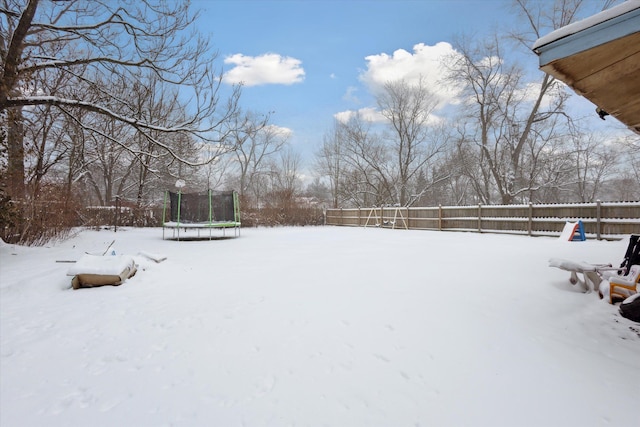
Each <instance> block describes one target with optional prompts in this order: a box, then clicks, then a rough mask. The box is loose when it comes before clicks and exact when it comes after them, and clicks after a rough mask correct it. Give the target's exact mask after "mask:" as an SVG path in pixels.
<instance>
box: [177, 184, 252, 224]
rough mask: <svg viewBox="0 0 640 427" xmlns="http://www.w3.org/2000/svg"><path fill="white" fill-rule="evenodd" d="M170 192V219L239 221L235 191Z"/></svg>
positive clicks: (185, 222) (179, 220)
mask: <svg viewBox="0 0 640 427" xmlns="http://www.w3.org/2000/svg"><path fill="white" fill-rule="evenodd" d="M168 193H169V200H170V206H171V208H170V214H169V216H170V217H169V218H166V220H168V221H172V222H179V223H182V224H198V223H207V222H214V221H215V222H219V221H230V222H233V221H239V218H238V215H239V214H238V210H237V209H236V206H235V202H236V200H237V195H236V193H235V192H234V191H227V192H207V193H173V192H171V191H169V192H168Z"/></svg>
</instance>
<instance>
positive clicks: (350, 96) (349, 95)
mask: <svg viewBox="0 0 640 427" xmlns="http://www.w3.org/2000/svg"><path fill="white" fill-rule="evenodd" d="M357 91H358V88H357V87H355V86H349V87H348V88H347V91H346V92H345V94H344V95H343V96H342V99H343V100H345V101H348V102H353V103H356V104H359V103H360V99H359V98H358V96H357V95H356V92H357Z"/></svg>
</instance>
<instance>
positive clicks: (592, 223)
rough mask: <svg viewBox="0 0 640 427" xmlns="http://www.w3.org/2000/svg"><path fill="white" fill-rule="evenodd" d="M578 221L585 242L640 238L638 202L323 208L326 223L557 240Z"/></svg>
mask: <svg viewBox="0 0 640 427" xmlns="http://www.w3.org/2000/svg"><path fill="white" fill-rule="evenodd" d="M578 220H580V221H582V223H583V225H584V229H585V234H586V236H587V237H588V238H595V239H598V240H600V239H603V238H605V239H606V238H610V237H616V236H620V235H625V234H640V202H594V203H571V204H532V203H530V204H528V205H476V206H434V207H417V208H404V207H396V206H387V207H375V208H348V209H327V212H326V224H327V225H344V226H353V227H385V228H399V229H405V228H406V229H414V230H440V231H475V232H479V233H506V234H524V235H528V236H558V235H560V233H561V232H562V229H563V228H564V226H565V224H566V222H567V221H571V222H577V221H578Z"/></svg>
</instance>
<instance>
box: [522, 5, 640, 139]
mask: <svg viewBox="0 0 640 427" xmlns="http://www.w3.org/2000/svg"><path fill="white" fill-rule="evenodd" d="M620 6H622V7H618V11H619V12H620V13H618V14H616V13H615V10H614V9H616V8H613V9H612V10H611V11H605V12H606V14H605V12H603V13H601V14H598V15H594V17H592V18H588V19H587V20H585V21H584V22H582V21H581V22H582V25H580V23H577V24H579V25H578V26H577V27H576V26H575V24H574V27H573V28H574V29H576V28H577V30H576V31H575V32H571V31H566V32H565V31H563V29H560V30H557V31H555V32H554V33H555V35H556V37H554V33H551V34H550V35H548V36H545V37H543V38H541V39H540V40H538V42H536V44H535V45H534V47H533V49H534V52H536V54H537V55H538V56H539V59H540V69H542V70H543V71H545V72H547V73H549V74H551V75H552V76H554V77H556V78H557V79H559V80H561V81H563V82H565V83H566V84H567V85H569V86H570V87H571V88H572V89H573V90H575V91H576V93H578V94H579V95H582V96H584V97H585V98H587V99H588V100H590V101H591V102H593V103H594V104H595V105H596V107H597V109H598V111H599V114H600V115H601V117H604V116H605V115H606V114H609V115H611V116H613V117H615V118H616V119H618V120H620V121H621V122H622V123H624V124H625V125H626V126H628V127H629V128H630V129H631V130H633V131H634V132H636V133H638V134H640V1H637V0H634V1H631V2H626V3H623V4H622V5H620ZM612 11H613V13H612ZM599 15H601V16H600V17H599ZM602 15H604V16H605V17H606V19H604V20H603V19H602ZM549 36H551V37H549ZM594 115H595V113H594ZM596 117H597V116H596Z"/></svg>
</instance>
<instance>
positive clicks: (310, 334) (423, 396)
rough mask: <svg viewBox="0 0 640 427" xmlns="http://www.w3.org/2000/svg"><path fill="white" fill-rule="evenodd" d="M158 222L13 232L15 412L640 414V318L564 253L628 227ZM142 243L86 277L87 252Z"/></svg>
mask: <svg viewBox="0 0 640 427" xmlns="http://www.w3.org/2000/svg"><path fill="white" fill-rule="evenodd" d="M161 235H162V231H161V230H160V229H123V230H118V232H117V233H113V232H112V231H105V230H103V231H83V232H82V233H80V234H79V235H78V236H76V237H74V238H72V239H70V240H67V241H65V242H61V243H59V244H56V245H53V246H51V247H42V248H24V247H16V246H13V245H7V244H0V245H1V246H0V312H1V318H0V339H1V341H0V352H1V353H0V356H1V358H0V425H1V426H3V427H9V426H45V425H46V426H66V425H91V426H163V425H177V426H225V427H226V426H241V425H245V426H291V425H297V426H325V425H327V426H340V427H342V426H393V427H396V426H417V425H421V426H462V425H465V426H493V427H495V426H581V427H584V426H629V427H636V426H638V425H640V408H639V406H638V402H639V400H638V399H639V398H640V324H638V323H634V322H631V321H629V320H627V319H624V318H622V317H621V316H620V315H619V314H618V311H617V306H611V305H609V304H607V303H605V302H603V301H600V300H599V299H598V297H597V296H596V295H595V294H593V293H591V294H583V293H580V292H578V291H577V290H576V289H574V288H573V287H572V286H571V285H570V284H569V282H568V276H569V273H568V272H566V271H561V270H558V269H555V268H549V267H548V260H549V258H553V257H557V258H567V259H573V260H577V261H586V262H612V263H614V265H617V264H618V263H620V261H621V260H622V257H623V255H624V251H625V249H626V247H627V243H628V239H625V240H622V241H614V242H605V241H587V242H560V241H558V240H557V239H553V238H529V237H521V236H507V235H488V234H472V233H452V232H440V233H438V232H427V231H405V230H395V231H393V230H381V229H373V228H367V229H363V228H339V227H317V228H309V227H304V228H279V229H278V228H276V229H244V230H243V231H242V236H241V237H240V238H237V239H230V240H216V241H197V242H193V241H191V242H176V241H164V240H162V239H161ZM114 239H115V244H114V248H115V250H116V251H117V253H120V254H129V255H136V254H138V252H140V251H146V252H151V253H160V254H164V255H166V256H167V260H166V261H164V262H162V263H159V264H156V263H153V262H152V261H150V260H148V259H146V258H143V257H139V256H136V257H135V259H136V262H137V263H138V264H139V268H138V273H137V274H136V276H134V277H133V278H131V279H129V280H127V281H126V282H125V283H124V284H123V285H122V286H119V287H111V286H106V287H101V288H93V289H80V290H76V291H74V290H72V289H70V279H71V278H70V277H68V276H66V272H67V270H68V269H69V268H70V265H71V264H69V263H61V262H56V261H63V260H77V259H79V258H80V257H81V256H82V255H83V254H84V253H85V252H90V253H94V252H99V253H101V252H102V251H104V250H105V249H106V248H107V246H108V245H109V243H111V241H112V240H114Z"/></svg>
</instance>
